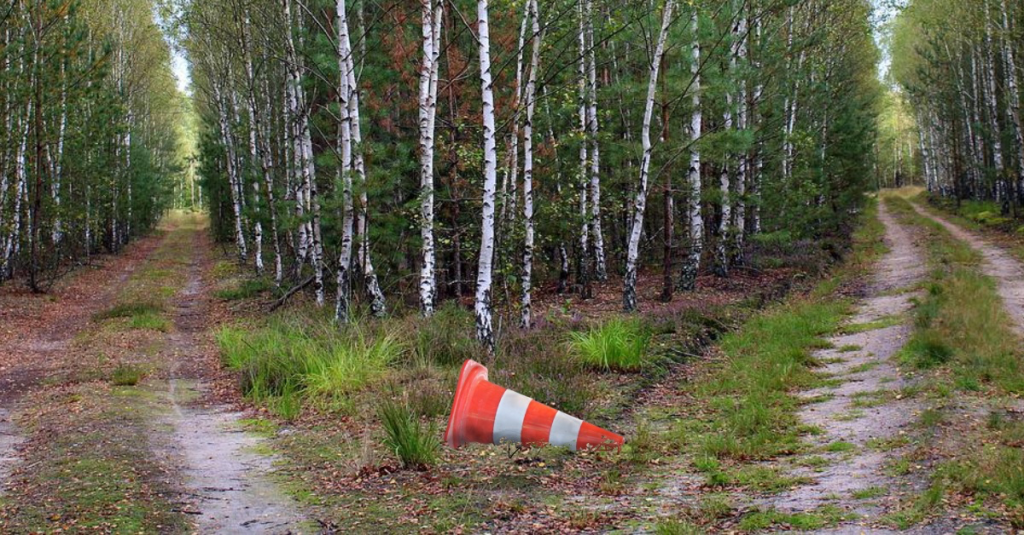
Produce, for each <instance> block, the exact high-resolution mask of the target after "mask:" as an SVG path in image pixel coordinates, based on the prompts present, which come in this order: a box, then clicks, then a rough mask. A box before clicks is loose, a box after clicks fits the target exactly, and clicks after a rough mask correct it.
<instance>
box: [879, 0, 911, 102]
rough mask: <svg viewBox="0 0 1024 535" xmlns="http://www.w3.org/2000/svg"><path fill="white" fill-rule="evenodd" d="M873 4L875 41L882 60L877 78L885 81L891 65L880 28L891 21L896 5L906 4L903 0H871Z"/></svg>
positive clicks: (895, 12)
mask: <svg viewBox="0 0 1024 535" xmlns="http://www.w3.org/2000/svg"><path fill="white" fill-rule="evenodd" d="M871 3H872V5H873V6H874V11H875V13H874V20H873V21H872V22H873V23H874V28H875V42H876V43H877V44H878V48H879V49H881V51H882V60H881V61H880V62H879V63H878V79H879V80H882V81H883V82H884V81H885V78H886V76H887V75H888V74H889V66H890V65H892V56H891V55H890V53H889V49H888V47H887V46H886V43H885V40H884V39H883V34H882V31H881V30H882V28H883V27H884V26H885V25H886V23H888V22H889V21H891V20H892V19H893V18H894V17H895V16H896V14H897V13H899V10H900V8H899V7H898V6H903V5H906V1H905V0H871Z"/></svg>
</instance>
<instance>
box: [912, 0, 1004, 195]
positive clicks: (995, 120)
mask: <svg viewBox="0 0 1024 535" xmlns="http://www.w3.org/2000/svg"><path fill="white" fill-rule="evenodd" d="M992 32H993V29H992V10H991V8H990V6H989V3H988V2H987V1H986V2H985V58H986V61H987V63H988V65H987V66H986V67H987V68H985V91H986V95H985V103H986V104H987V108H988V124H989V132H990V135H991V136H992V165H993V166H994V167H995V169H996V173H997V175H998V178H997V181H996V185H997V188H998V187H1001V186H1000V185H1002V184H1003V173H1004V169H1003V140H1002V132H1001V131H1000V129H999V104H998V101H997V100H996V98H997V96H996V49H995V44H994V43H993V40H992ZM922 140H923V137H922ZM1004 193H1005V192H1004Z"/></svg>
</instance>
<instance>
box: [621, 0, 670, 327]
mask: <svg viewBox="0 0 1024 535" xmlns="http://www.w3.org/2000/svg"><path fill="white" fill-rule="evenodd" d="M674 8H675V1H674V0H665V7H664V8H663V10H662V15H661V32H660V33H659V35H658V41H657V45H656V47H655V49H654V55H653V56H652V58H651V65H650V79H649V80H648V83H647V99H646V102H645V105H644V122H643V126H642V127H641V130H640V139H641V143H642V146H643V159H642V160H641V162H640V184H639V187H638V188H637V193H636V199H635V200H634V203H633V217H632V222H631V225H630V232H629V243H628V248H627V252H626V276H625V281H624V288H623V292H622V293H623V295H622V301H623V308H625V310H626V312H633V311H635V310H636V309H637V298H636V279H637V263H638V262H639V259H640V235H641V234H642V233H643V225H644V211H645V209H646V208H647V189H648V179H649V174H650V168H651V154H652V152H653V146H652V145H651V118H652V115H653V114H654V97H655V93H656V91H657V88H658V71H659V68H660V66H661V58H662V56H664V54H665V41H666V39H667V38H668V28H669V24H671V22H672V10H673V9H674Z"/></svg>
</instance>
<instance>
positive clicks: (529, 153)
mask: <svg viewBox="0 0 1024 535" xmlns="http://www.w3.org/2000/svg"><path fill="white" fill-rule="evenodd" d="M538 11H539V10H538V7H537V0H529V19H530V20H531V21H532V27H533V38H532V41H533V44H532V45H531V47H530V48H531V51H530V74H529V77H528V79H527V82H526V122H525V123H524V124H523V226H524V227H525V232H524V236H525V237H524V243H523V273H522V277H523V280H522V286H523V297H522V303H521V304H522V311H521V315H522V317H521V321H520V325H521V326H522V327H523V328H524V329H525V328H529V327H530V326H531V325H532V324H533V308H532V299H533V296H532V294H531V292H532V290H533V248H534V226H533V113H534V109H535V102H536V100H537V99H536V96H537V71H538V70H539V69H540V50H541V33H540V21H539V20H538V19H539V18H540V15H539V12H538Z"/></svg>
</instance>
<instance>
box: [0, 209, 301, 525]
mask: <svg viewBox="0 0 1024 535" xmlns="http://www.w3.org/2000/svg"><path fill="white" fill-rule="evenodd" d="M216 256H217V253H215V252H214V250H213V245H212V243H211V239H210V237H209V234H208V223H207V219H206V218H205V217H204V216H199V215H195V214H181V213H172V214H171V215H169V216H168V217H167V218H166V219H165V222H164V223H163V224H162V226H161V229H160V231H158V232H156V233H154V235H152V236H150V237H147V238H145V239H143V240H140V241H139V242H138V243H136V244H134V245H132V246H130V247H129V248H128V250H127V251H126V252H125V254H123V255H122V256H119V257H113V258H103V259H102V260H101V262H102V265H101V266H100V267H98V268H96V269H93V268H88V269H87V270H85V271H82V272H80V273H77V274H75V275H73V276H72V277H70V278H69V281H68V284H67V287H66V288H59V289H57V290H55V291H54V292H53V294H51V295H49V296H32V295H30V294H21V293H20V292H14V293H16V294H17V295H7V293H5V294H4V295H3V298H4V299H5V301H4V303H3V304H4V308H3V311H4V319H5V320H6V321H5V328H4V332H3V333H0V334H2V336H0V355H2V356H0V359H2V361H0V384H2V385H3V386H4V389H3V392H4V394H3V395H2V396H0V489H3V490H0V531H3V532H8V531H10V532H23V531H38V530H43V531H50V530H56V529H58V528H60V529H70V530H71V531H75V530H76V529H85V528H87V527H88V528H96V529H100V531H105V530H106V531H121V530H128V531H147V532H150V531H159V532H166V531H168V530H169V531H172V532H190V531H195V532H200V533H296V532H311V531H314V530H313V529H304V527H305V526H307V525H308V524H304V523H303V521H304V517H303V515H302V514H301V512H300V508H299V507H298V506H297V504H295V503H294V502H293V501H292V500H291V499H290V498H289V497H288V496H287V495H286V494H284V493H283V492H282V491H281V490H280V489H278V488H277V485H276V484H275V483H273V482H272V481H271V479H270V472H271V469H272V463H273V457H271V456H268V455H266V454H264V453H262V451H261V450H260V446H261V442H262V439H261V438H260V437H259V436H257V435H255V434H253V433H249V432H246V431H245V430H244V429H243V424H244V421H243V420H242V415H241V413H240V412H237V411H234V410H232V409H231V408H230V407H228V406H226V405H223V404H222V403H221V402H219V401H218V400H217V396H216V395H215V392H214V389H215V388H217V387H218V381H224V377H223V376H222V375H220V373H221V372H220V366H219V360H218V357H217V353H216V346H215V343H214V341H213V333H214V332H215V328H216V325H217V321H216V318H215V316H216V313H215V311H214V310H212V308H213V306H212V303H213V299H212V296H211V295H210V293H211V292H210V290H209V284H208V282H209V280H208V279H209V278H210V277H211V271H212V269H213V267H214V265H215V262H213V259H214V257H216ZM12 286H13V285H12ZM10 291H11V290H7V289H5V292H10ZM15 299H17V301H14V300H15ZM15 302H16V303H17V305H16V306H15ZM12 384H13V385H16V386H17V387H16V388H9V387H8V385H12ZM40 466H45V467H46V468H44V469H42V470H40V469H39V467H40ZM54 472H57V473H60V474H61V475H60V476H59V480H58V481H54V480H53V475H54ZM69 481H71V483H69Z"/></svg>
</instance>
